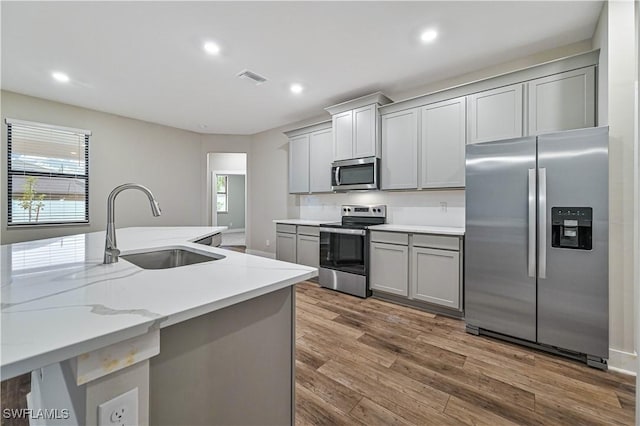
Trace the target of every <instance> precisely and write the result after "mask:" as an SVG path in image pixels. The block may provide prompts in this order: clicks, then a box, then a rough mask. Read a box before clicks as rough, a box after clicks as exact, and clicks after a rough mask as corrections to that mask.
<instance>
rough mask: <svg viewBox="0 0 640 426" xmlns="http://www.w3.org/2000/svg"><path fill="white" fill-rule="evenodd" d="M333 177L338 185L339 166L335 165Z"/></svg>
mask: <svg viewBox="0 0 640 426" xmlns="http://www.w3.org/2000/svg"><path fill="white" fill-rule="evenodd" d="M333 177H334V178H335V179H336V184H337V185H340V166H338V167H336V171H335V173H334V175H333Z"/></svg>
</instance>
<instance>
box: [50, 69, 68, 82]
mask: <svg viewBox="0 0 640 426" xmlns="http://www.w3.org/2000/svg"><path fill="white" fill-rule="evenodd" d="M51 76H52V77H53V78H55V79H56V80H58V81H59V82H61V83H68V82H69V80H70V79H69V76H68V75H66V74H65V73H63V72H58V71H55V72H53V73H51Z"/></svg>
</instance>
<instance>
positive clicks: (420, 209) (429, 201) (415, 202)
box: [299, 189, 464, 226]
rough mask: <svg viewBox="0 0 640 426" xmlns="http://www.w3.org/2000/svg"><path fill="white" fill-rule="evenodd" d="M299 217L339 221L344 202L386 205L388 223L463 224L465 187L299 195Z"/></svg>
mask: <svg viewBox="0 0 640 426" xmlns="http://www.w3.org/2000/svg"><path fill="white" fill-rule="evenodd" d="M299 203H300V218H301V219H315V220H339V219H340V206H342V205H343V204H385V205H386V206H387V222H388V223H395V224H402V225H432V226H464V190H462V189H458V190H451V191H407V192H400V191H398V192H386V191H363V192H347V193H337V194H314V195H301V196H300V199H299Z"/></svg>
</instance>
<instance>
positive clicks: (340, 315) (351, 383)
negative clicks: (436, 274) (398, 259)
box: [296, 282, 635, 425]
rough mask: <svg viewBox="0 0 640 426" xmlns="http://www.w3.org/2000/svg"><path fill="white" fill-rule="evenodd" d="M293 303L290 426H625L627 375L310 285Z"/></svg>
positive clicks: (629, 414)
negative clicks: (293, 384) (293, 403)
mask: <svg viewBox="0 0 640 426" xmlns="http://www.w3.org/2000/svg"><path fill="white" fill-rule="evenodd" d="M296 297H297V299H296V305H297V308H296V424H297V425H309V424H313V425H319V424H324V425H449V424H455V425H459V424H469V425H476V424H477V425H507V424H509V425H513V424H517V425H529V424H535V425H541V424H544V425H550V424H559V425H560V424H562V425H567V424H570V425H591V424H600V425H605V424H606V425H610V424H624V425H632V424H634V421H635V420H634V419H635V417H634V405H635V403H634V401H635V386H634V383H635V378H634V377H630V376H625V375H622V374H618V373H614V372H602V371H598V370H595V369H592V368H589V367H587V366H586V365H582V364H580V363H577V362H573V361H570V360H565V359H563V358H560V357H556V356H553V355H548V354H546V353H543V352H539V351H535V350H531V349H528V348H524V347H520V346H517V345H513V344H509V343H504V342H501V341H498V340H494V339H490V338H486V337H478V336H472V335H469V334H467V333H465V331H464V322H463V321H459V320H455V319H451V318H447V317H444V316H440V315H433V314H429V313H426V312H422V311H419V310H415V309H412V308H407V307H403V306H398V305H394V304H390V303H387V302H383V301H380V300H376V299H372V298H368V299H359V298H355V297H351V296H348V295H345V294H341V293H337V292H334V291H331V290H326V289H323V288H320V287H319V286H318V285H317V284H314V283H311V282H305V283H302V284H299V285H298V286H297V291H296Z"/></svg>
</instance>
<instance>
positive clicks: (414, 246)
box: [369, 231, 463, 316]
mask: <svg viewBox="0 0 640 426" xmlns="http://www.w3.org/2000/svg"><path fill="white" fill-rule="evenodd" d="M370 259H371V263H370V274H369V288H370V289H371V290H372V291H373V292H374V295H376V296H379V297H382V298H384V297H385V295H393V296H394V297H390V300H392V301H399V300H400V299H403V298H404V299H406V303H407V304H410V305H412V306H419V307H424V308H425V309H430V308H431V309H436V308H440V309H436V310H438V311H439V312H440V311H442V312H448V313H451V314H453V315H458V316H459V315H460V314H461V313H462V310H463V305H462V293H463V290H462V285H463V279H462V239H461V237H458V236H450V235H435V234H409V233H404V232H386V231H382V232H381V231H372V232H371V245H370ZM397 296H400V299H399V298H398V297H397ZM424 302H426V303H424ZM442 308H445V309H444V310H443V309H442Z"/></svg>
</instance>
